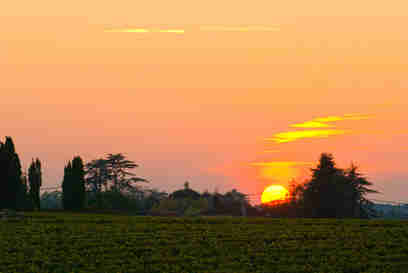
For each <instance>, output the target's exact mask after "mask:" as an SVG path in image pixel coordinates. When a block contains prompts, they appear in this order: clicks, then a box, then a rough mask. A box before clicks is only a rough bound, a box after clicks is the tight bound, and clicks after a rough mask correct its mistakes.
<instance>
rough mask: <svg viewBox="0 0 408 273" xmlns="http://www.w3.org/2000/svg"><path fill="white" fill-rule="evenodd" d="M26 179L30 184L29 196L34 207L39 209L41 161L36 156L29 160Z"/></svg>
mask: <svg viewBox="0 0 408 273" xmlns="http://www.w3.org/2000/svg"><path fill="white" fill-rule="evenodd" d="M28 181H29V184H30V197H31V200H32V202H33V205H34V208H36V209H38V210H39V209H41V206H40V187H41V184H42V173H41V162H40V160H39V159H38V158H37V159H36V160H35V161H34V160H33V161H32V162H31V165H30V168H29V169H28Z"/></svg>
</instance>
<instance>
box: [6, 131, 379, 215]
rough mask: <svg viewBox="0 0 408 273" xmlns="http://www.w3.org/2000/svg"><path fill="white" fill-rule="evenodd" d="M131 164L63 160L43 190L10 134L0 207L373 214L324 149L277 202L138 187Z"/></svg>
mask: <svg viewBox="0 0 408 273" xmlns="http://www.w3.org/2000/svg"><path fill="white" fill-rule="evenodd" d="M137 167H138V165H137V164H136V163H135V162H133V161H131V160H128V159H127V158H126V157H125V156H124V155H123V154H120V153H119V154H107V155H106V156H105V157H103V158H99V159H95V160H92V161H90V162H88V163H84V161H83V160H82V158H81V157H79V156H76V157H74V158H73V159H72V160H70V161H68V162H67V164H66V165H65V166H64V176H63V180H62V183H61V185H62V187H61V188H62V191H61V192H59V191H55V192H45V193H44V194H43V195H42V196H40V189H41V186H42V169H41V161H40V160H39V159H38V158H37V159H35V160H34V159H33V160H32V162H31V164H30V166H29V168H28V171H27V173H26V172H23V171H22V167H21V163H20V159H19V156H18V154H17V153H16V150H15V146H14V143H13V140H12V139H11V137H6V140H5V142H4V143H2V142H0V209H4V208H9V209H15V210H40V209H41V207H43V208H44V209H64V210H72V211H79V210H90V209H91V210H101V211H106V210H115V211H123V210H124V211H133V212H139V213H140V214H152V215H203V214H205V215H250V216H251V215H253V216H265V215H270V216H277V217H324V218H334V217H336V218H345V217H347V218H367V217H372V216H375V211H374V209H373V203H372V202H370V201H369V200H368V199H367V197H366V196H367V194H369V193H376V191H375V190H372V189H370V187H371V186H372V183H371V182H369V181H368V180H367V178H366V177H365V176H364V175H362V174H361V173H360V172H359V171H358V167H357V166H356V165H354V164H352V165H351V166H350V167H349V168H348V169H341V168H338V167H337V166H336V163H335V161H334V158H333V155H331V154H327V153H323V154H321V156H320V159H319V163H318V165H317V167H316V168H313V169H311V172H312V175H311V178H310V179H308V180H306V181H304V182H303V183H296V182H293V183H292V184H291V187H290V194H289V196H288V198H287V199H286V200H285V201H283V202H278V203H274V202H272V203H270V204H262V205H258V206H253V205H251V204H250V202H249V200H248V196H247V195H245V194H244V193H240V192H238V191H237V190H232V191H230V192H227V193H225V194H221V193H218V192H214V193H209V192H208V191H206V192H204V193H199V192H197V191H195V190H193V189H191V188H190V185H189V183H188V182H186V183H185V184H184V189H181V190H177V191H175V192H173V193H171V194H168V193H166V192H163V191H159V190H156V189H149V188H146V187H143V186H142V184H141V182H143V183H146V182H149V181H148V180H147V179H144V178H141V177H139V176H137V175H136V174H135V173H134V169H135V168H137Z"/></svg>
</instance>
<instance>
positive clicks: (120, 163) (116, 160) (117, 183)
mask: <svg viewBox="0 0 408 273" xmlns="http://www.w3.org/2000/svg"><path fill="white" fill-rule="evenodd" d="M105 160H106V167H107V169H108V173H109V174H110V178H111V179H112V190H114V191H117V192H120V191H127V190H131V189H132V188H133V183H137V182H147V180H146V179H143V178H140V177H137V176H136V175H135V174H134V173H132V172H131V170H132V169H134V168H136V167H139V166H138V165H137V164H135V163H134V162H133V161H131V160H127V159H126V158H125V156H124V155H122V154H120V153H119V154H108V156H107V158H106V159H105Z"/></svg>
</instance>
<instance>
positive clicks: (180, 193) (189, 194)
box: [170, 181, 201, 200]
mask: <svg viewBox="0 0 408 273" xmlns="http://www.w3.org/2000/svg"><path fill="white" fill-rule="evenodd" d="M200 197H201V195H200V194H199V193H198V192H196V191H194V190H192V189H190V183H188V182H187V181H186V182H185V183H184V189H182V190H177V191H175V192H173V193H172V194H170V198H171V199H193V200H198V199H200Z"/></svg>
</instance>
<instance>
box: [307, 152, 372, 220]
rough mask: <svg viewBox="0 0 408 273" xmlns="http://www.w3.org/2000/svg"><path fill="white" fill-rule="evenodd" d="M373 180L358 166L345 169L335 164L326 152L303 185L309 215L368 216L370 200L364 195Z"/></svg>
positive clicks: (369, 190)
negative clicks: (359, 171) (361, 171)
mask: <svg viewBox="0 0 408 273" xmlns="http://www.w3.org/2000/svg"><path fill="white" fill-rule="evenodd" d="M371 185H372V183H371V182H369V181H367V179H366V178H365V177H364V176H362V175H361V174H360V173H358V172H357V167H356V166H355V165H352V166H351V168H350V169H348V170H343V169H339V168H337V167H336V164H335V162H334V159H333V155H331V154H327V153H323V154H322V155H321V157H320V160H319V164H318V165H317V167H316V168H315V169H312V178H311V179H310V180H309V181H307V182H306V183H305V184H304V185H303V188H302V192H301V199H302V200H301V201H302V202H301V203H302V205H303V206H304V212H305V215H306V216H311V217H324V218H333V217H368V216H369V215H370V214H371V210H370V202H369V201H368V200H367V199H366V198H365V195H366V194H367V193H374V192H376V191H374V190H371V189H369V188H368V187H369V186H371Z"/></svg>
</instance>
